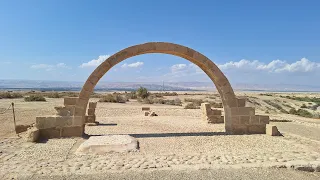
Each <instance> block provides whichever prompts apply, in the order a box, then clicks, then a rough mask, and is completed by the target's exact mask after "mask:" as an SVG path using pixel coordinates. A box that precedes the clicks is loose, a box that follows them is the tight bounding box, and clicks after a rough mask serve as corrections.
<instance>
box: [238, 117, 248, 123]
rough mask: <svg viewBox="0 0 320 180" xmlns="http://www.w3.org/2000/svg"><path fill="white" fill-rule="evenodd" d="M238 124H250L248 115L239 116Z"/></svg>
mask: <svg viewBox="0 0 320 180" xmlns="http://www.w3.org/2000/svg"><path fill="white" fill-rule="evenodd" d="M240 124H250V116H240Z"/></svg>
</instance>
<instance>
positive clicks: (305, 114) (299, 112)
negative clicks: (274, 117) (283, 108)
mask: <svg viewBox="0 0 320 180" xmlns="http://www.w3.org/2000/svg"><path fill="white" fill-rule="evenodd" d="M289 113H290V114H294V115H298V116H302V117H307V118H313V117H314V114H312V113H310V112H309V111H307V110H305V109H298V110H295V109H294V108H292V109H290V111H289Z"/></svg>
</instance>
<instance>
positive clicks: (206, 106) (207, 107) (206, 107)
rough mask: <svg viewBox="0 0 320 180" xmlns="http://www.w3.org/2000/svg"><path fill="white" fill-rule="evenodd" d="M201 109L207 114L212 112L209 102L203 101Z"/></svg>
mask: <svg viewBox="0 0 320 180" xmlns="http://www.w3.org/2000/svg"><path fill="white" fill-rule="evenodd" d="M200 109H201V110H202V113H203V114H205V115H207V114H209V113H210V112H211V105H210V104H209V103H201V106H200Z"/></svg>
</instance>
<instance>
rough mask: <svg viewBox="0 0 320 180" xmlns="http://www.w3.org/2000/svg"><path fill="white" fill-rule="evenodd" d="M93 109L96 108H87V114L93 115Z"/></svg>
mask: <svg viewBox="0 0 320 180" xmlns="http://www.w3.org/2000/svg"><path fill="white" fill-rule="evenodd" d="M95 111H96V109H91V108H89V109H88V115H95Z"/></svg>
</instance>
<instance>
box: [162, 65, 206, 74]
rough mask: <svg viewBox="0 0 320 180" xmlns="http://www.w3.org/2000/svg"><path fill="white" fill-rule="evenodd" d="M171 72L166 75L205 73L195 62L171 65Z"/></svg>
mask: <svg viewBox="0 0 320 180" xmlns="http://www.w3.org/2000/svg"><path fill="white" fill-rule="evenodd" d="M170 70H171V72H170V73H168V74H165V75H164V76H172V77H183V76H188V75H197V74H204V72H203V71H202V70H201V69H200V68H199V67H198V66H196V65H195V64H192V63H190V64H175V65H172V66H171V67H170Z"/></svg>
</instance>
